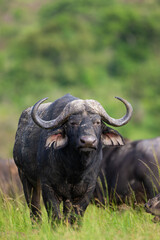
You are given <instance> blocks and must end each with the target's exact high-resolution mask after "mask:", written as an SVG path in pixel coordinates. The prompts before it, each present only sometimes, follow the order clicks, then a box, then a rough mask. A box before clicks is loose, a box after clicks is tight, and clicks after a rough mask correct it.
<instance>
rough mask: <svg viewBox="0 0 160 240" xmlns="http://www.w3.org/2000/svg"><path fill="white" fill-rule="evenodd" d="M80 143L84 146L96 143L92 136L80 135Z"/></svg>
mask: <svg viewBox="0 0 160 240" xmlns="http://www.w3.org/2000/svg"><path fill="white" fill-rule="evenodd" d="M80 143H81V144H82V145H84V146H86V147H92V146H94V144H95V143H96V138H95V137H93V136H82V137H81V138H80Z"/></svg>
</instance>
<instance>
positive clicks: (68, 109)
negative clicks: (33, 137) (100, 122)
mask: <svg viewBox="0 0 160 240" xmlns="http://www.w3.org/2000/svg"><path fill="white" fill-rule="evenodd" d="M46 99H48V98H43V99H41V100H39V101H38V102H37V103H36V104H35V105H34V106H33V108H32V111H31V116H32V119H33V121H34V122H35V123H36V124H37V125H38V126H39V127H41V128H45V129H49V128H56V127H58V126H60V125H62V124H63V123H64V122H65V121H66V120H67V118H68V117H69V116H70V115H72V114H74V113H77V112H80V111H82V110H84V109H85V105H84V100H81V99H79V100H74V101H72V102H69V103H68V104H67V105H66V106H65V107H64V109H63V111H62V112H61V114H60V115H59V116H58V117H57V118H55V119H53V120H50V121H45V120H43V119H41V118H40V117H39V115H38V108H39V106H40V104H41V103H43V102H44V101H45V100H46Z"/></svg>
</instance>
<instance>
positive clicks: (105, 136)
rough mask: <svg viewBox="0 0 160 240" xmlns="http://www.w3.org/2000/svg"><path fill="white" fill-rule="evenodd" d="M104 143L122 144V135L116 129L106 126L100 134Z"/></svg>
mask: <svg viewBox="0 0 160 240" xmlns="http://www.w3.org/2000/svg"><path fill="white" fill-rule="evenodd" d="M101 140H102V143H103V144H104V145H107V146H108V145H113V146H115V145H124V140H123V137H122V136H121V135H120V134H119V132H117V131H116V130H114V129H112V128H109V127H106V128H105V129H104V131H103V132H102V136H101Z"/></svg>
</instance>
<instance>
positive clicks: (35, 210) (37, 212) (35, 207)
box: [31, 180, 41, 218]
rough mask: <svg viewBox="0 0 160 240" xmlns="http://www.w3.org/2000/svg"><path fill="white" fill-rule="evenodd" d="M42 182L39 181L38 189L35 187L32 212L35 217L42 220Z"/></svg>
mask: <svg viewBox="0 0 160 240" xmlns="http://www.w3.org/2000/svg"><path fill="white" fill-rule="evenodd" d="M40 189H41V188H40V181H39V180H38V181H37V184H36V187H33V192H32V200H31V210H32V213H33V215H34V216H35V217H37V218H40V210H41V207H40Z"/></svg>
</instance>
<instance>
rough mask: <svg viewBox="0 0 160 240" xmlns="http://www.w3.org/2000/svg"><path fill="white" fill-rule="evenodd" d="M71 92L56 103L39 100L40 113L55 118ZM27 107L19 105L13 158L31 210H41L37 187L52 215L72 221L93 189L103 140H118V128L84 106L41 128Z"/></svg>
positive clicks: (117, 142) (45, 116) (87, 200)
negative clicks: (56, 124) (53, 126)
mask: <svg viewBox="0 0 160 240" xmlns="http://www.w3.org/2000/svg"><path fill="white" fill-rule="evenodd" d="M75 99H77V98H75V97H73V96H71V95H65V96H64V97H62V98H60V99H58V100H56V101H55V102H54V103H47V104H41V105H40V107H39V110H38V111H39V112H38V114H39V115H40V117H41V118H42V119H44V120H50V119H55V118H56V117H57V116H58V115H59V114H60V113H61V111H62V110H63V108H64V107H65V106H66V104H67V103H68V102H71V101H73V100H75ZM31 110H32V107H31V108H28V109H26V110H25V111H23V113H22V115H21V117H20V120H19V125H18V130H17V133H16V139H15V145H14V152H13V154H14V160H15V163H16V165H17V166H18V170H19V175H20V178H21V181H22V184H23V189H24V194H25V198H26V201H27V203H28V206H29V207H30V208H31V214H32V215H33V216H38V215H39V213H40V190H41V189H42V196H43V200H44V204H45V206H46V209H47V211H48V215H49V216H51V217H52V219H53V220H57V221H59V220H60V219H61V218H62V214H61V212H60V203H61V202H63V214H64V216H65V217H67V218H68V219H69V222H70V223H74V221H75V216H83V214H84V212H85V210H86V208H87V206H88V204H89V202H90V200H91V197H92V194H93V191H94V189H95V185H96V180H97V176H98V172H99V169H100V164H101V160H102V148H103V146H105V145H113V143H114V144H117V145H122V144H123V139H122V137H121V136H120V135H119V133H118V132H117V131H115V130H113V129H111V128H109V127H107V126H106V125H105V124H104V123H103V122H102V120H101V118H100V116H99V115H98V114H94V113H91V112H87V111H83V112H79V113H76V114H73V115H71V116H70V117H69V119H68V120H67V121H66V122H65V123H64V124H63V125H62V126H60V127H58V128H56V129H48V130H46V129H41V128H40V127H38V126H37V125H36V124H35V123H34V122H33V120H32V118H31Z"/></svg>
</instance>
